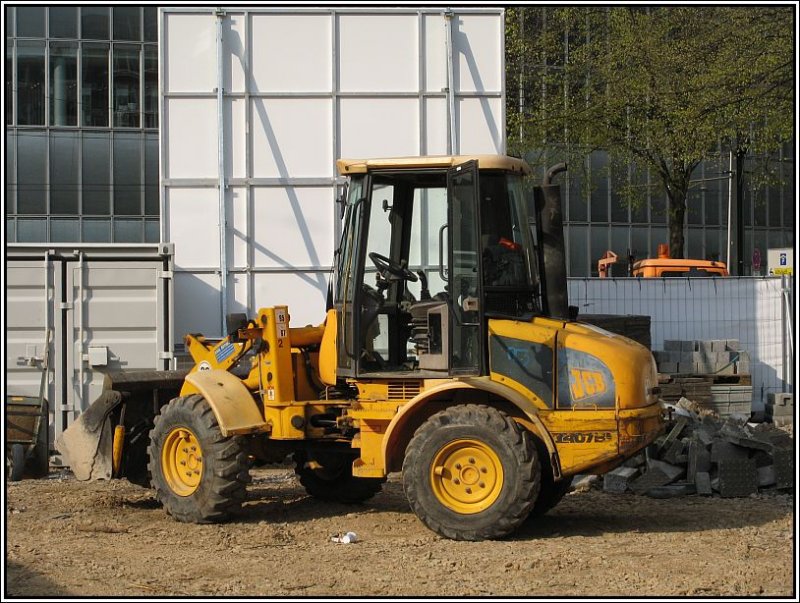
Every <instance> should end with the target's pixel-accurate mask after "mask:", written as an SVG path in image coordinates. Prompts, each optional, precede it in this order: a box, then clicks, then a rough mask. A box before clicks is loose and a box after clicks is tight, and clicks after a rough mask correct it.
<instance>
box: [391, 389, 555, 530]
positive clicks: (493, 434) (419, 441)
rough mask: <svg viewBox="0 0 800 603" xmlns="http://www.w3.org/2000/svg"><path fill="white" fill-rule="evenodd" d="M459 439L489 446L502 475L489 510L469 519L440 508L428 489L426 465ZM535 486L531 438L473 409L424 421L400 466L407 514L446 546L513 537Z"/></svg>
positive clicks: (494, 414) (491, 411) (485, 409)
mask: <svg viewBox="0 0 800 603" xmlns="http://www.w3.org/2000/svg"><path fill="white" fill-rule="evenodd" d="M463 438H470V439H474V440H479V441H481V442H483V443H484V444H486V445H488V446H490V447H491V448H492V450H493V451H494V452H495V454H497V456H498V457H499V459H500V462H501V464H502V467H503V474H504V476H503V487H502V489H501V491H500V494H499V495H498V499H497V500H496V501H495V502H494V504H492V506H491V507H489V508H488V509H485V510H484V511H481V512H479V513H475V514H469V515H467V514H460V513H457V512H455V511H453V510H451V509H449V508H447V507H446V506H445V505H443V504H442V503H441V502H440V501H439V500H438V498H437V497H436V495H435V493H434V491H433V487H432V486H431V483H430V464H431V463H432V462H433V460H434V458H435V456H436V454H437V452H438V451H439V450H440V449H441V448H442V446H444V445H446V444H447V443H448V442H451V441H453V440H457V439H463ZM540 480H541V468H540V465H539V458H538V454H537V451H536V446H535V444H534V441H533V436H532V435H531V434H530V433H529V432H528V431H526V430H525V429H523V428H522V427H520V426H519V425H518V424H517V423H516V422H515V421H514V420H513V419H512V418H511V417H509V416H508V415H507V414H506V413H504V412H502V411H500V410H498V409H496V408H492V407H489V406H485V405H479V404H462V405H458V406H451V407H449V408H447V409H445V410H442V411H440V412H438V413H436V414H435V415H433V416H432V417H430V418H429V419H428V420H427V421H425V423H423V424H422V425H421V426H420V427H419V429H417V431H416V433H415V434H414V436H413V438H412V439H411V442H409V445H408V448H407V449H406V455H405V459H404V461H403V489H404V490H405V494H406V498H408V502H409V504H410V505H411V508H412V510H413V511H414V513H415V514H416V515H417V517H418V518H419V519H420V521H422V523H424V524H425V525H426V526H427V527H428V528H430V529H431V530H433V531H434V532H436V533H437V534H439V535H441V536H444V537H445V538H450V539H452V540H473V541H477V540H492V539H497V538H503V537H504V536H508V535H509V534H511V533H512V532H514V531H515V530H516V529H517V528H518V527H519V526H520V525H521V524H522V523H523V522H524V521H525V519H526V518H527V516H528V513H530V511H531V509H532V508H533V501H535V500H536V497H537V495H538V492H539V485H540Z"/></svg>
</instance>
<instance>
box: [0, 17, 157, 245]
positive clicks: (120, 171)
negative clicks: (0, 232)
mask: <svg viewBox="0 0 800 603" xmlns="http://www.w3.org/2000/svg"><path fill="white" fill-rule="evenodd" d="M4 10H5V11H6V15H5V16H6V82H5V84H6V109H5V116H6V191H5V192H6V195H5V213H6V234H7V240H8V241H9V242H46V241H52V242H92V243H115V242H133V243H137V242H138V243H141V242H157V241H158V239H159V203H158V48H157V42H158V38H157V35H158V34H157V31H158V26H157V8H156V7H138V6H114V7H107V6H96V5H94V6H83V7H76V6H50V7H46V6H16V7H6V8H5V9H4Z"/></svg>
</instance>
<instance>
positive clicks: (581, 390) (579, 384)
mask: <svg viewBox="0 0 800 603" xmlns="http://www.w3.org/2000/svg"><path fill="white" fill-rule="evenodd" d="M569 372H570V375H569V387H570V389H571V390H572V399H573V400H581V399H583V398H588V397H590V396H596V395H597V394H602V393H603V392H604V391H606V382H605V380H604V379H603V373H600V372H599V371H587V370H584V369H577V368H574V369H570V371H569Z"/></svg>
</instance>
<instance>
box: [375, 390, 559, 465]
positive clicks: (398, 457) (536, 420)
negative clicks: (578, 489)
mask: <svg viewBox="0 0 800 603" xmlns="http://www.w3.org/2000/svg"><path fill="white" fill-rule="evenodd" d="M476 391H478V392H485V393H487V394H490V395H493V396H496V397H499V398H502V399H503V400H505V401H506V402H508V403H509V408H508V409H507V410H508V412H509V414H511V415H512V416H513V417H514V419H515V420H517V422H518V423H520V424H521V425H522V426H524V427H525V428H526V429H527V430H529V431H531V432H532V433H533V434H534V435H536V436H537V437H538V438H539V439H541V440H542V442H543V443H544V445H545V446H546V447H547V451H548V453H549V456H550V461H551V465H552V467H553V474H554V476H555V477H556V478H558V477H560V475H561V469H560V463H559V461H558V454H557V451H556V446H555V443H554V442H553V439H552V438H551V436H550V433H549V432H548V431H547V428H546V427H545V426H544V423H542V420H541V418H540V417H539V415H538V410H537V408H536V406H535V405H534V404H533V402H531V401H530V400H529V399H528V398H526V397H525V396H523V395H522V394H520V393H519V392H517V391H515V390H513V389H511V388H510V387H508V386H506V385H503V384H501V383H497V382H495V381H490V380H488V379H481V378H478V379H469V378H466V379H459V380H453V381H448V382H446V383H443V384H442V385H439V386H437V387H433V388H431V389H426V390H425V391H424V392H422V393H421V394H419V395H418V396H416V397H415V398H412V399H411V400H409V401H408V403H406V404H405V405H404V406H403V407H402V408H401V409H400V411H399V412H398V413H397V415H395V417H394V418H393V419H392V422H391V423H390V424H389V426H388V427H387V429H386V434H385V435H384V438H383V445H382V453H383V459H384V466H385V467H386V472H387V473H388V472H391V471H399V470H400V467H401V466H402V463H403V457H404V456H405V450H406V446H408V443H409V441H411V438H412V437H413V435H414V432H415V431H416V429H417V427H419V426H420V425H421V424H422V423H423V422H424V421H425V420H426V419H427V418H428V417H429V416H431V415H432V414H433V413H434V412H436V411H438V410H442V409H443V408H445V407H446V406H448V405H450V404H460V403H463V402H462V401H461V400H454V399H455V398H464V397H466V398H468V397H469V394H470V393H471V392H476ZM442 400H448V401H449V404H446V405H444V406H443V405H441V404H436V402H437V401H442Z"/></svg>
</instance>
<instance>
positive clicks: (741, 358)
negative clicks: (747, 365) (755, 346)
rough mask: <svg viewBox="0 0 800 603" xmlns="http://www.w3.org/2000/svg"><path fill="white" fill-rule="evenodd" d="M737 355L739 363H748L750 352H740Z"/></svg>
mask: <svg viewBox="0 0 800 603" xmlns="http://www.w3.org/2000/svg"><path fill="white" fill-rule="evenodd" d="M738 354H739V361H740V362H750V352H746V351H745V350H740V351H739V352H738Z"/></svg>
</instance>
